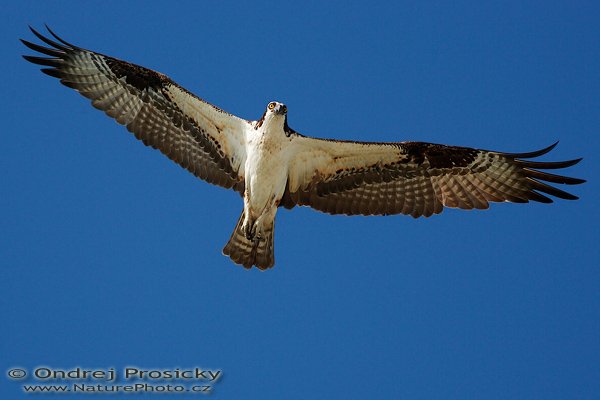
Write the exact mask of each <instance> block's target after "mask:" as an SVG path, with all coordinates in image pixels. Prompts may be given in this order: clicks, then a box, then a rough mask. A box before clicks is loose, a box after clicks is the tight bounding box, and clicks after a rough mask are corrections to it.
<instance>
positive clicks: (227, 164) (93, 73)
mask: <svg viewBox="0 0 600 400" xmlns="http://www.w3.org/2000/svg"><path fill="white" fill-rule="evenodd" d="M30 29H31V31H32V32H33V34H34V35H35V36H36V37H37V38H39V39H40V40H41V41H42V42H44V43H45V44H47V45H49V46H51V47H44V46H40V45H38V44H35V43H31V42H28V41H26V40H21V41H22V42H23V44H25V46H27V47H28V48H30V49H31V50H34V51H36V52H38V53H41V54H43V55H46V56H50V58H47V57H38V56H28V55H27V56H23V57H24V58H25V59H26V60H27V61H29V62H32V63H34V64H38V65H42V66H45V67H52V68H43V69H42V72H44V73H45V74H47V75H49V76H52V77H55V78H58V79H60V81H61V83H62V84H64V85H65V86H67V87H70V88H72V89H75V90H77V91H78V92H79V93H80V94H81V95H83V96H85V97H87V98H88V99H90V100H91V101H92V105H93V106H94V107H95V108H97V109H99V110H102V111H104V112H105V113H106V114H107V115H108V116H110V117H112V118H114V119H115V120H116V121H117V122H118V123H119V124H122V125H125V126H126V127H127V129H128V130H129V131H130V132H132V133H133V134H134V136H135V137H136V138H137V139H139V140H141V141H142V142H143V143H144V144H145V145H147V146H150V147H153V148H155V149H158V150H159V151H161V152H162V153H163V154H165V155H166V156H167V157H169V158H170V159H171V160H173V161H175V162H176V163H178V164H179V165H181V166H182V167H184V168H186V169H187V170H189V171H190V172H191V173H193V174H194V175H196V176H197V177H199V178H201V179H204V180H206V181H208V182H210V183H213V184H217V185H220V186H223V187H226V188H233V189H234V190H236V191H238V192H240V193H243V190H244V180H243V164H244V160H245V157H246V154H245V131H246V129H250V127H251V125H250V123H249V122H248V121H245V120H243V119H241V118H238V117H236V116H234V115H231V114H228V113H226V112H225V111H223V110H221V109H219V108H217V107H215V106H213V105H212V104H209V103H207V102H205V101H204V100H202V99H200V98H198V97H196V96H194V95H193V94H191V93H190V92H188V91H187V90H185V89H183V88H182V87H180V86H179V85H177V84H176V83H175V82H173V81H172V80H171V79H169V78H168V77H167V76H165V75H163V74H161V73H159V72H156V71H152V70H150V69H147V68H144V67H141V66H138V65H135V64H131V63H128V62H125V61H121V60H118V59H116V58H113V57H109V56H106V55H103V54H100V53H97V52H93V51H90V50H86V49H83V48H80V47H77V46H74V45H72V44H69V43H68V42H66V41H64V40H62V39H61V38H59V37H58V36H57V35H56V34H55V33H54V32H52V31H51V30H50V29H49V28H48V31H49V32H50V34H51V35H52V36H53V37H54V39H56V40H57V41H58V42H57V41H55V40H52V39H50V38H47V37H45V36H43V35H42V34H40V33H39V32H37V31H36V30H34V29H33V28H30Z"/></svg>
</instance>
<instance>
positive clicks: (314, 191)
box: [283, 142, 585, 218]
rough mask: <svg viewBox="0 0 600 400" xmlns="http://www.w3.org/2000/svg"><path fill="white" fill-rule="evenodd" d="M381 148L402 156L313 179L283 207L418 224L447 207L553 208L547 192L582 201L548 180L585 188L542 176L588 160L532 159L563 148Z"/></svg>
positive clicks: (410, 144) (288, 195)
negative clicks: (409, 219) (403, 217)
mask: <svg viewBox="0 0 600 400" xmlns="http://www.w3.org/2000/svg"><path fill="white" fill-rule="evenodd" d="M357 144H361V145H364V144H365V143H358V142H357ZM377 145H378V146H397V147H398V148H399V149H400V150H401V154H402V156H401V157H399V158H398V160H396V161H394V162H390V163H386V164H373V165H368V166H363V167H360V168H357V167H356V166H355V167H349V168H346V169H341V170H338V171H336V172H335V173H334V174H332V175H330V176H324V177H323V176H320V177H317V178H313V180H312V182H311V183H310V184H308V185H304V186H301V187H300V188H299V189H298V190H297V191H296V192H293V193H290V192H286V194H285V195H284V199H285V202H284V204H283V205H284V206H285V207H286V208H291V206H293V205H294V204H298V205H305V206H310V207H313V208H315V209H317V210H319V211H323V212H326V213H330V214H347V215H359V214H360V215H388V214H408V215H412V216H413V217H415V218H417V217H420V216H425V217H429V216H431V215H433V214H438V213H441V212H442V211H443V208H444V206H446V207H455V208H462V209H473V208H476V209H486V208H488V207H489V202H505V201H506V202H516V203H527V202H529V201H538V202H542V203H551V202H552V199H550V198H548V197H547V196H545V195H544V194H548V195H552V196H555V197H558V198H561V199H566V200H574V199H577V197H576V196H574V195H572V194H570V193H567V192H565V191H563V190H560V189H558V188H555V187H553V186H550V185H548V184H546V183H544V182H542V181H546V182H551V183H559V184H567V185H575V184H580V183H583V182H585V181H584V180H582V179H577V178H570V177H566V176H561V175H554V174H550V173H547V172H544V171H540V169H541V170H543V169H560V168H566V167H570V166H572V165H575V164H577V163H578V162H579V161H581V159H576V160H571V161H561V162H535V161H530V160H527V159H528V158H533V157H538V156H540V155H543V154H545V153H547V152H549V151H550V150H552V149H553V148H554V147H555V146H556V143H555V144H553V145H552V146H550V147H547V148H545V149H542V150H539V151H536V152H531V153H519V154H517V153H512V154H511V153H499V152H493V151H487V150H478V149H472V148H465V147H455V146H444V145H439V144H431V143H420V142H403V143H387V144H384V143H382V144H377ZM542 193H544V194H542Z"/></svg>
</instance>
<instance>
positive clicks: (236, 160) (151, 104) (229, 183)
mask: <svg viewBox="0 0 600 400" xmlns="http://www.w3.org/2000/svg"><path fill="white" fill-rule="evenodd" d="M46 28H48V27H46ZM30 29H31V31H32V32H33V33H34V34H35V35H36V36H37V37H38V38H39V39H40V40H41V41H43V42H44V43H46V44H47V45H49V46H51V47H45V46H40V45H37V44H35V43H31V42H28V41H26V40H21V41H22V42H23V44H25V46H27V47H29V48H30V49H32V50H34V51H37V52H39V53H42V54H44V55H47V56H49V57H34V56H24V58H25V59H26V60H27V61H30V62H32V63H35V64H39V65H43V66H47V67H50V68H43V69H42V72H44V73H45V74H47V75H50V76H52V77H56V78H59V79H60V82H61V83H62V84H64V85H65V86H68V87H70V88H73V89H75V90H77V91H78V92H79V93H80V94H82V95H83V96H85V97H87V98H89V99H91V100H92V105H93V106H94V107H96V108H98V109H99V110H102V111H104V112H105V113H106V114H107V115H109V116H110V117H112V118H114V119H115V120H116V121H117V122H118V123H119V124H122V125H125V126H126V127H127V130H129V131H130V132H131V133H133V134H134V135H135V137H136V138H138V139H139V140H141V141H142V142H143V143H144V144H145V145H146V146H151V147H153V148H155V149H158V150H160V151H161V152H162V153H163V154H164V155H166V156H167V157H169V158H170V159H171V160H173V161H175V162H176V163H178V164H179V165H181V166H182V167H183V168H185V169H187V170H188V171H190V172H191V173H193V174H194V175H195V176H197V177H198V178H200V179H203V180H205V181H207V182H209V183H212V184H215V185H219V186H223V187H225V188H231V189H233V190H235V191H236V192H238V193H239V194H240V195H241V196H243V199H244V209H243V211H242V214H241V216H240V218H239V220H238V223H237V226H236V227H235V230H234V231H233V234H232V235H231V238H230V239H229V242H228V243H227V245H226V246H225V248H224V249H223V253H224V254H225V255H227V256H229V257H230V258H231V259H232V260H233V261H234V262H236V263H238V264H241V265H243V266H244V267H246V268H251V267H252V266H253V265H255V266H257V267H258V268H259V269H263V270H264V269H267V268H270V267H272V266H273V264H274V260H275V259H274V255H273V232H274V222H275V214H276V213H277V209H278V207H280V206H283V207H285V208H288V209H291V208H293V207H294V206H296V205H300V206H310V207H312V208H314V209H316V210H319V211H322V212H325V213H329V214H346V215H359V214H360V215H390V214H408V215H411V216H413V217H414V218H417V217H420V216H424V217H429V216H431V215H433V214H439V213H441V212H442V210H443V208H444V207H454V208H462V209H467V210H468V209H474V208H475V209H486V208H488V207H489V202H514V203H527V202H529V201H530V200H533V201H538V202H542V203H551V202H552V200H551V199H550V198H548V197H546V196H545V195H544V194H542V193H545V194H549V195H552V196H556V197H559V198H562V199H568V200H574V199H577V197H576V196H574V195H572V194H570V193H567V192H565V191H562V190H560V189H558V188H556V187H553V186H550V185H548V184H546V183H544V182H542V181H546V182H551V183H558V184H568V185H573V184H580V183H583V182H585V181H584V180H582V179H576V178H570V177H565V176H561V175H555V174H550V173H547V172H542V171H540V170H545V169H560V168H566V167H570V166H572V165H575V164H577V163H578V162H579V161H580V160H581V159H575V160H570V161H560V162H539V161H531V160H529V159H530V158H534V157H538V156H541V155H543V154H546V153H547V152H549V151H550V150H552V149H553V148H554V146H556V143H555V144H553V145H551V146H550V147H547V148H545V149H542V150H538V151H534V152H530V153H501V152H496V151H488V150H479V149H474V148H468V147H457V146H446V145H441V144H432V143H422V142H396V143H373V142H356V141H343V140H333V139H317V138H312V137H308V136H304V135H301V134H300V133H298V132H296V131H294V130H293V129H291V128H290V127H289V126H288V123H287V107H286V106H285V104H282V103H280V102H277V101H273V102H270V103H269V104H268V105H267V107H266V110H265V112H264V113H263V115H262V117H261V118H259V119H258V120H256V121H247V120H244V119H242V118H239V117H236V116H235V115H232V114H229V113H227V112H225V111H223V110H221V109H219V108H218V107H216V106H214V105H212V104H210V103H208V102H206V101H204V100H202V99H200V98H199V97H196V96H195V95H193V94H192V93H190V92H189V91H187V90H186V89H184V88H182V87H181V86H179V85H178V84H176V83H175V82H173V81H172V80H171V79H169V78H168V77H167V76H165V75H163V74H161V73H159V72H156V71H153V70H150V69H147V68H144V67H141V66H139V65H135V64H131V63H128V62H125V61H121V60H118V59H116V58H114V57H109V56H106V55H103V54H100V53H96V52H94V51H90V50H86V49H83V48H81V47H77V46H74V45H72V44H70V43H68V42H66V41H64V40H62V39H61V38H59V37H58V36H57V35H56V34H54V32H52V31H51V30H50V29H49V28H48V31H49V32H50V34H51V35H52V36H53V37H54V39H55V40H56V41H55V40H52V39H49V38H47V37H45V36H43V35H41V34H40V33H38V32H37V31H35V30H34V29H33V28H31V27H30Z"/></svg>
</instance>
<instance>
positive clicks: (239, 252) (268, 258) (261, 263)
mask: <svg viewBox="0 0 600 400" xmlns="http://www.w3.org/2000/svg"><path fill="white" fill-rule="evenodd" d="M243 223H244V212H242V215H241V216H240V219H239V220H238V223H237V225H236V227H235V230H234V231H233V233H232V234H231V238H229V242H227V244H226V245H225V247H224V248H223V254H224V255H226V256H229V258H231V260H232V261H233V262H235V263H236V264H240V265H243V266H244V268H252V266H253V265H256V267H257V268H258V269H261V270H265V269H268V268H271V267H272V266H273V265H274V264H275V256H274V254H273V232H274V228H275V226H274V221H273V222H272V223H271V224H269V226H265V227H264V229H263V237H262V238H260V239H258V238H254V240H250V239H247V238H246V235H245V234H244V232H243V230H242V224H243Z"/></svg>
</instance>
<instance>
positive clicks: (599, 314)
mask: <svg viewBox="0 0 600 400" xmlns="http://www.w3.org/2000/svg"><path fill="white" fill-rule="evenodd" d="M150 4H152V3H148V4H146V3H142V2H106V1H105V2H102V3H101V4H100V3H98V4H96V3H94V4H92V3H89V2H72V3H66V2H14V3H13V4H12V5H11V4H7V5H4V9H3V14H4V17H5V18H4V20H5V21H4V23H3V24H2V26H1V27H0V30H1V33H2V35H1V38H2V39H1V40H2V45H3V46H2V47H3V50H2V55H1V57H2V65H3V67H2V68H3V76H4V83H3V96H2V98H3V100H2V101H3V107H2V120H3V122H4V128H3V129H2V146H0V176H1V182H2V195H1V196H0V209H1V210H2V218H1V219H0V224H1V225H0V228H1V230H2V232H3V234H2V240H0V263H1V264H2V268H1V269H0V293H1V295H2V303H1V304H2V307H1V314H0V318H1V319H2V321H4V322H3V324H2V328H1V329H0V354H2V357H0V360H1V362H2V365H1V368H0V369H2V373H3V376H2V378H0V379H1V382H2V384H1V385H0V397H2V398H25V397H29V396H27V395H24V394H22V392H21V389H20V387H21V384H22V382H16V381H10V380H8V378H6V375H5V374H4V371H6V370H8V369H10V368H13V367H22V368H25V369H27V370H31V369H33V368H35V367H36V366H40V365H47V366H51V367H54V368H67V369H68V368H72V367H76V366H81V367H85V368H109V367H114V368H116V369H120V368H123V367H125V366H127V365H137V366H140V367H147V368H157V369H171V368H176V367H182V368H187V367H196V366H198V367H205V368H212V369H221V370H222V371H223V378H222V379H221V380H220V381H219V382H217V383H216V384H215V386H214V393H213V396H214V398H223V399H245V398H248V399H252V398H261V399H281V398H286V399H296V398H298V399H300V398H303V399H305V398H308V397H310V398H323V399H326V398H328V399H331V398H345V399H353V398H357V399H358V398H382V399H383V398H385V399H392V398H403V399H436V398H439V399H466V398H478V399H483V398H485V399H507V398H511V399H532V398H543V399H554V398H556V399H564V398H578V399H583V398H598V397H599V396H600V383H599V382H600V290H599V287H600V286H599V284H600V262H599V261H600V251H599V246H598V222H599V221H598V211H597V207H596V206H595V205H596V202H597V200H598V194H599V190H598V184H597V182H596V181H595V179H594V177H595V176H597V174H598V172H599V171H600V161H599V160H598V157H597V155H598V152H599V150H600V148H599V144H600V140H599V136H600V113H599V112H598V110H599V108H600V96H599V93H600V74H598V71H600V45H599V42H598V38H599V37H600V26H599V25H598V23H597V16H598V15H599V13H600V6H598V3H597V2H592V1H589V2H584V1H575V2H573V1H564V2H548V1H543V2H542V1H540V2H529V1H528V2H523V1H518V2H494V3H490V4H487V5H484V4H482V2H469V1H457V2H418V3H412V2H411V3H408V2H406V3H405V2H391V1H390V2H387V1H381V2H377V4H376V5H372V4H369V3H368V2H333V1H332V2H302V5H300V3H299V2H298V3H297V5H289V4H284V3H282V2H261V3H255V4H251V5H250V4H248V5H244V6H240V5H239V4H237V3H236V2H226V1H224V2H210V4H209V3H208V2H179V3H178V4H177V5H169V6H165V5H161V6H153V5H150ZM44 23H48V24H49V25H50V26H51V27H52V28H53V29H54V30H55V31H56V32H57V33H59V34H61V35H62V36H63V37H64V38H65V39H66V40H68V41H70V42H72V43H75V44H77V45H80V46H82V47H86V48H90V49H93V50H96V51H100V52H103V53H106V54H110V55H113V56H116V57H118V58H122V59H126V60H128V61H132V62H135V63H138V64H142V65H144V66H147V67H150V68H153V69H156V70H159V71H161V72H163V73H165V74H167V75H169V76H170V77H171V78H172V79H174V80H175V81H177V82H178V83H180V84H181V85H183V86H185V87H186V88H188V89H189V90H191V91H193V92H194V93H196V94H197V95H199V96H201V97H203V98H205V99H207V100H209V101H211V102H212V103H215V104H217V105H219V106H220V107H222V108H224V109H225V110H228V111H230V112H232V113H234V114H237V115H239V116H241V117H244V118H248V119H256V118H258V117H259V116H260V114H261V113H262V111H263V109H264V107H265V105H266V104H267V103H268V102H269V101H270V100H279V101H282V102H285V103H286V104H287V105H288V108H289V122H290V125H291V126H292V127H293V128H294V129H296V130H298V131H299V132H301V133H304V134H307V135H312V136H319V137H336V138H348V139H360V140H376V141H400V140H421V141H430V142H438V143H446V144H454V145H463V146H472V147H479V148H486V149H493V150H500V151H516V152H522V151H531V150H535V149H538V148H541V147H544V146H547V145H549V144H551V143H553V142H554V141H556V140H561V142H560V144H559V146H558V147H557V148H556V149H555V150H554V151H553V152H552V153H551V154H549V155H547V156H545V157H546V158H545V159H547V160H564V159H571V158H576V157H584V158H585V159H584V161H583V162H582V163H581V164H579V165H578V166H576V167H573V168H571V169H570V170H569V171H567V174H568V175H571V176H576V177H580V178H584V179H588V180H589V182H588V183H586V184H585V185H581V186H578V187H572V188H569V189H572V190H571V191H572V192H573V193H575V194H577V195H579V196H580V197H581V199H580V200H579V201H575V202H568V201H560V200H559V201H557V202H556V203H555V204H552V205H543V204H529V205H514V204H497V205H493V206H492V207H491V209H490V210H488V211H485V212H465V211H456V210H446V211H445V212H444V213H443V214H442V215H440V216H436V217H432V218H429V219H418V220H413V219H412V218H410V217H406V216H394V217H369V218H365V217H352V218H350V217H343V216H329V215H325V214H321V213H318V212H315V211H312V210H310V209H300V208H297V209H294V210H292V211H287V210H280V212H279V214H278V217H277V225H276V226H277V229H276V239H275V247H276V251H275V255H276V266H275V268H274V269H273V270H270V271H268V272H263V273H261V272H259V271H257V270H255V269H254V270H251V271H246V270H244V269H243V268H240V267H238V266H235V265H234V264H232V263H231V262H230V260H229V259H228V258H226V257H224V256H222V255H221V248H222V247H223V245H224V244H225V243H226V241H227V240H228V239H229V235H230V233H231V231H232V230H233V228H234V226H235V223H236V220H237V217H238V215H239V213H240V211H241V209H242V201H241V198H240V197H239V196H238V195H237V194H235V193H233V192H230V191H227V190H224V189H221V188H217V187H214V186H211V185H208V184H206V183H204V182H201V181H199V180H197V179H196V178H194V177H193V176H192V175H191V174H189V173H187V172H186V171H184V170H183V169H181V168H179V167H178V166H177V165H175V164H173V163H172V162H171V161H169V160H168V159H166V158H165V157H163V156H161V155H160V154H159V153H157V152H156V151H152V150H150V149H148V148H146V147H144V146H143V145H142V144H141V143H139V142H137V141H136V140H135V139H134V138H133V137H132V136H131V135H130V134H128V133H127V132H126V130H125V129H124V128H122V127H120V126H118V125H117V124H116V123H114V122H113V121H111V120H110V119H108V118H106V117H105V116H104V115H103V114H102V113H100V112H97V111H96V110H94V109H93V108H92V107H91V106H90V105H89V104H88V101H87V100H85V99H84V98H82V97H81V96H79V95H77V94H76V93H74V92H72V91H71V90H69V89H67V88H66V87H64V86H61V85H59V84H58V82H57V81H56V80H54V79H51V78H49V77H47V76H45V75H43V74H41V73H40V72H38V70H37V68H36V67H35V66H34V65H31V64H28V63H26V62H25V61H24V60H23V59H22V58H21V57H20V55H21V54H30V53H31V52H29V51H28V50H27V49H25V48H24V46H22V45H21V43H20V42H18V40H17V39H18V38H25V39H28V40H33V35H32V34H31V33H30V32H29V31H28V29H27V24H31V25H33V26H35V27H37V28H40V29H41V28H43V24H44ZM26 382H29V383H31V382H33V381H32V380H27V381H26ZM198 396H200V395H196V396H191V397H192V398H198ZM173 397H175V398H185V396H182V395H180V396H173ZM68 398H69V399H79V398H82V399H83V398H89V396H78V395H70V396H69V397H68ZM117 398H118V397H117ZM136 398H170V397H169V396H167V395H158V394H154V395H139V396H136Z"/></svg>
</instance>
